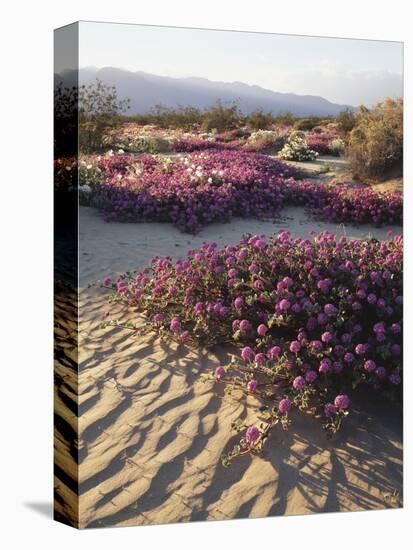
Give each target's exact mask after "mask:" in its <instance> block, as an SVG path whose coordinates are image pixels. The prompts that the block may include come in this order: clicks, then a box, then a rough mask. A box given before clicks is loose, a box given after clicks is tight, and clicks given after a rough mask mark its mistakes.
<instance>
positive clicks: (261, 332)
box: [257, 324, 268, 336]
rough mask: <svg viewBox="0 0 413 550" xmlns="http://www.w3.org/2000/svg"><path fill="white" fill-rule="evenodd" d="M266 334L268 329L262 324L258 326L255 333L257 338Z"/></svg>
mask: <svg viewBox="0 0 413 550" xmlns="http://www.w3.org/2000/svg"><path fill="white" fill-rule="evenodd" d="M267 332H268V327H267V326H266V325H264V324H261V325H258V328H257V333H258V336H265V335H266V334H267Z"/></svg>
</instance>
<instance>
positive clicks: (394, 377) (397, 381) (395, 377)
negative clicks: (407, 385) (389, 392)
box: [389, 373, 401, 386]
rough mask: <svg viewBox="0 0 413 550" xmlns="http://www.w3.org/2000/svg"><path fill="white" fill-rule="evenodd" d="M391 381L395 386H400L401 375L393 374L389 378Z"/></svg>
mask: <svg viewBox="0 0 413 550" xmlns="http://www.w3.org/2000/svg"><path fill="white" fill-rule="evenodd" d="M389 380H390V382H391V383H392V384H393V385H394V386H398V385H399V384H400V382H401V378H400V375H398V374H397V373H393V374H391V375H390V376H389Z"/></svg>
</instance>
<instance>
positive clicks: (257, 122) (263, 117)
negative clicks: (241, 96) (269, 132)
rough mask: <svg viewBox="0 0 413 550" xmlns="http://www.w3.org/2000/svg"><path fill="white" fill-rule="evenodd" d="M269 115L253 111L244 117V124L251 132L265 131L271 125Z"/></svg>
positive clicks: (270, 116)
mask: <svg viewBox="0 0 413 550" xmlns="http://www.w3.org/2000/svg"><path fill="white" fill-rule="evenodd" d="M272 119H273V117H272V115H271V113H264V111H261V110H258V111H254V112H253V113H251V114H250V115H248V116H247V117H246V124H247V126H248V127H249V128H252V129H253V130H266V129H267V128H268V127H269V126H270V125H271V123H272Z"/></svg>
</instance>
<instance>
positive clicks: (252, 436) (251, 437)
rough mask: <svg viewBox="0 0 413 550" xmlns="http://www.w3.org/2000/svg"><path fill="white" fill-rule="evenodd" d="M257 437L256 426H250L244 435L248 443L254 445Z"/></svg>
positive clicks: (258, 433)
mask: <svg viewBox="0 0 413 550" xmlns="http://www.w3.org/2000/svg"><path fill="white" fill-rule="evenodd" d="M259 437H260V430H259V429H258V428H257V426H250V427H249V428H248V430H247V431H246V433H245V439H246V440H247V441H248V442H249V443H255V442H256V441H257V439H258V438H259Z"/></svg>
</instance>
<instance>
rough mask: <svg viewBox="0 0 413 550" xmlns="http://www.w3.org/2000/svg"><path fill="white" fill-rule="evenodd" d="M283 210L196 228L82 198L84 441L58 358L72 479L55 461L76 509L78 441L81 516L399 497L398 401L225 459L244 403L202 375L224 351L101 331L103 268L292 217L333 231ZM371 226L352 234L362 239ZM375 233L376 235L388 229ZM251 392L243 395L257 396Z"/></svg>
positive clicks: (294, 226)
mask: <svg viewBox="0 0 413 550" xmlns="http://www.w3.org/2000/svg"><path fill="white" fill-rule="evenodd" d="M284 214H286V215H287V216H289V217H294V220H295V221H294V223H292V222H291V221H290V222H289V221H288V220H286V221H284V222H279V223H275V224H273V223H270V222H257V221H253V220H234V221H233V222H232V223H231V224H221V225H218V224H217V225H214V226H211V227H208V228H206V229H205V230H204V232H203V233H202V234H201V235H200V236H196V237H193V236H189V235H185V234H182V233H179V232H178V231H177V230H176V229H174V228H173V227H172V226H170V225H169V224H141V225H139V224H120V223H111V224H106V223H104V222H103V221H102V219H101V217H100V216H99V214H98V213H97V212H96V211H95V210H93V209H90V208H81V215H80V239H81V250H80V261H81V270H80V278H81V287H82V289H81V293H80V307H81V333H80V363H81V364H80V377H79V395H80V398H79V416H80V418H79V432H80V438H79V447H78V449H73V448H68V446H67V444H66V443H65V434H68V433H70V430H71V429H74V428H76V422H77V418H76V415H75V414H74V411H76V405H75V401H76V396H75V393H76V387H75V386H74V381H73V377H71V376H70V374H68V373H70V365H65V364H62V365H61V366H60V367H59V373H60V374H61V376H59V380H58V388H57V397H56V399H57V405H58V411H59V414H58V420H59V419H60V423H59V422H58V429H57V434H58V440H59V442H60V443H59V444H58V462H59V461H61V463H64V464H66V465H67V464H69V467H68V468H66V470H69V476H64V475H63V474H62V472H61V471H60V470H58V471H57V478H58V490H57V494H58V499H60V500H61V511H62V513H63V512H64V513H66V514H69V515H75V514H76V509H75V508H76V505H75V496H74V493H75V491H76V487H75V484H74V483H73V479H75V469H76V463H75V458H76V456H77V452H78V451H79V461H80V466H79V473H80V487H79V491H80V495H81V496H80V517H81V522H80V526H81V527H86V526H89V527H98V526H106V525H127V524H149V523H167V522H178V521H190V520H204V519H208V520H216V519H228V518H235V517H237V518H241V517H258V516H268V515H283V514H304V513H314V512H333V511H348V510H366V509H381V508H387V507H391V506H398V505H400V503H401V492H402V440H401V428H400V426H401V420H400V414H399V412H398V411H397V410H396V409H393V408H392V407H389V406H387V409H386V414H385V415H383V414H381V413H380V412H379V411H380V404H371V405H370V406H369V408H368V409H366V408H365V407H363V412H361V411H360V410H358V411H356V413H355V414H353V415H352V419H351V420H350V421H349V422H348V424H347V425H346V426H345V428H344V429H343V431H342V432H341V433H340V435H339V436H338V437H337V438H336V439H334V440H333V441H327V440H326V438H325V435H324V433H323V432H322V430H321V428H320V426H319V424H318V423H317V422H316V421H314V420H313V419H311V418H307V417H304V416H303V415H301V416H298V417H297V418H296V421H294V423H293V427H292V428H291V429H290V430H289V431H288V432H282V431H281V430H274V431H273V433H272V434H271V437H270V440H269V441H268V443H267V446H266V449H265V452H264V454H263V455H262V456H261V457H256V456H255V457H248V456H247V457H242V458H241V459H239V460H238V461H237V462H235V463H234V464H233V465H232V466H231V467H230V468H229V469H225V468H223V467H222V465H221V463H220V456H221V454H222V453H223V452H224V451H227V450H229V448H231V447H232V444H233V443H234V441H235V440H234V438H233V436H232V433H231V431H230V424H231V422H232V421H233V420H235V419H236V418H238V417H239V416H242V417H246V415H247V409H246V406H245V405H246V402H245V400H244V399H241V398H240V396H238V395H235V394H234V395H233V396H231V397H228V396H225V397H224V396H223V395H222V391H221V389H220V388H219V389H217V388H216V387H213V386H212V385H211V384H210V383H207V384H203V383H202V382H200V381H199V374H200V373H201V372H205V371H206V370H209V369H212V368H214V367H215V366H216V365H218V364H219V363H220V362H221V361H222V360H223V356H224V352H223V351H222V350H219V349H218V350H213V351H207V350H205V349H196V350H194V349H190V348H187V347H185V346H180V347H177V345H175V344H171V343H169V342H166V341H161V340H160V339H159V338H157V337H155V336H153V335H147V336H145V337H139V338H137V337H136V336H135V335H134V334H133V333H131V332H129V331H122V330H119V329H115V328H112V329H108V328H107V329H104V330H103V329H100V328H99V322H100V321H101V319H102V312H103V310H104V309H105V297H104V295H103V292H102V290H99V289H96V288H89V289H87V288H85V285H86V284H87V283H89V282H93V281H95V280H96V279H98V278H101V277H102V276H103V275H106V274H110V275H115V274H117V273H119V272H123V271H125V270H127V269H130V268H141V267H143V266H144V265H146V264H147V262H148V260H149V259H150V258H151V257H152V256H153V255H154V254H160V255H168V254H169V255H173V256H179V257H182V256H184V255H185V254H186V251H187V250H188V249H190V248H194V247H196V246H197V245H198V244H200V243H201V242H203V241H204V240H214V241H216V242H217V243H218V244H224V243H225V244H228V243H230V242H235V241H237V240H238V239H239V237H240V236H241V235H242V234H243V233H245V232H251V233H257V232H258V233H266V234H270V233H272V232H273V231H274V230H278V229H279V228H281V227H287V226H288V228H289V229H290V230H291V231H292V233H293V234H294V235H306V234H307V233H308V231H310V230H311V229H316V230H321V229H328V228H329V227H328V226H326V224H322V225H321V224H320V226H318V225H314V223H309V222H308V221H307V220H306V218H305V215H304V214H303V212H302V211H300V209H287V211H286V212H284ZM329 229H333V228H332V227H330V228H329ZM399 229H400V228H399ZM369 230H370V229H369V228H365V227H363V228H360V229H351V231H349V234H351V235H354V236H359V237H361V236H363V235H365V234H366V232H369ZM374 231H375V233H374V235H375V236H377V237H382V236H383V235H384V233H385V231H384V230H383V231H382V230H379V231H377V230H374ZM397 232H399V231H397ZM122 315H125V313H121V312H119V318H122ZM254 402H255V401H254V398H253V397H252V396H250V397H248V403H249V404H250V405H254ZM249 409H250V412H249V413H248V414H249V416H247V417H246V418H247V420H251V422H252V421H254V420H255V419H256V416H255V413H254V411H253V407H249ZM70 472H73V474H70ZM70 476H71V477H70ZM392 494H394V495H395V497H394V498H393V497H392Z"/></svg>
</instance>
